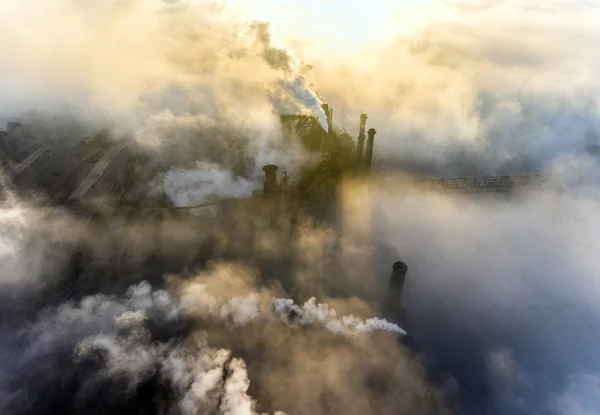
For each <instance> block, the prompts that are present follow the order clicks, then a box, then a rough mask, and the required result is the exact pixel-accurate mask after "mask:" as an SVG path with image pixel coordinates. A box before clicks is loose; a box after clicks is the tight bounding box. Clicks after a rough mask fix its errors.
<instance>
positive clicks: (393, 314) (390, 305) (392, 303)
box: [385, 261, 413, 345]
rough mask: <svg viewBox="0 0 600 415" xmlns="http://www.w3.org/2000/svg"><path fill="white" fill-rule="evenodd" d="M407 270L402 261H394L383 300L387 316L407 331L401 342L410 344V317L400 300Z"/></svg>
mask: <svg viewBox="0 0 600 415" xmlns="http://www.w3.org/2000/svg"><path fill="white" fill-rule="evenodd" d="M407 272H408V266H407V265H406V264H405V263H404V262H402V261H398V262H395V263H394V265H393V266H392V273H391V274H390V280H389V283H388V292H387V296H386V297H387V298H386V301H385V314H386V315H387V318H389V319H391V320H392V321H393V322H394V323H397V324H398V325H399V326H400V327H402V328H403V329H404V330H406V331H407V332H408V333H409V334H408V335H407V336H403V337H402V344H404V345H411V344H412V341H413V339H412V335H411V334H410V333H411V332H412V329H411V324H410V319H409V317H408V313H407V311H406V308H405V307H404V302H403V301H402V292H403V291H404V281H405V280H406V273H407Z"/></svg>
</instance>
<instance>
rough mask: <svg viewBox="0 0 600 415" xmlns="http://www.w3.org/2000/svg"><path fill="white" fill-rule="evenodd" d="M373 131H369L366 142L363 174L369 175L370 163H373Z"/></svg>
mask: <svg viewBox="0 0 600 415" xmlns="http://www.w3.org/2000/svg"><path fill="white" fill-rule="evenodd" d="M376 133H377V131H375V129H374V128H371V129H369V131H368V133H367V134H369V138H368V140H367V153H366V154H365V173H366V174H369V173H370V172H371V162H372V161H373V144H374V142H375V134H376Z"/></svg>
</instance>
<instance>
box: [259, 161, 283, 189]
mask: <svg viewBox="0 0 600 415" xmlns="http://www.w3.org/2000/svg"><path fill="white" fill-rule="evenodd" d="M277 170H279V167H277V166H276V165H274V164H267V165H266V166H264V167H263V171H264V172H265V183H264V188H263V192H264V194H265V195H272V194H273V193H276V192H277V188H278V186H277Z"/></svg>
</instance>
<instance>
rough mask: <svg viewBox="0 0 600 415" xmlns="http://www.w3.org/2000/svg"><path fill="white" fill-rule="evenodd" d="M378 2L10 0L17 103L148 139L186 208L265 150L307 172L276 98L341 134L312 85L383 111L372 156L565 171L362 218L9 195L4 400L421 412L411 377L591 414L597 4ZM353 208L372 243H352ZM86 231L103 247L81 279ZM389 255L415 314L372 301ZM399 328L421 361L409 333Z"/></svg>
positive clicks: (9, 61) (390, 191) (384, 167)
mask: <svg viewBox="0 0 600 415" xmlns="http://www.w3.org/2000/svg"><path fill="white" fill-rule="evenodd" d="M238 3H239V2H238ZM252 3H253V6H252V7H255V6H256V4H257V2H252ZM258 3H260V2H258ZM342 3H343V7H344V9H336V8H335V7H333V6H331V4H338V5H339V4H342ZM368 3H369V6H371V7H369V8H368V11H367V8H365V9H360V10H361V12H360V13H358V16H356V14H357V13H356V11H354V9H353V8H352V7H349V6H348V2H328V5H329V6H328V7H329V9H328V8H325V9H324V11H321V9H319V15H320V16H321V20H310V19H306V20H302V19H299V18H298V17H297V15H296V14H295V13H296V12H297V11H296V10H294V12H293V13H294V15H293V16H292V19H290V20H289V21H288V22H291V21H292V20H298V21H299V22H300V23H297V26H296V29H297V28H298V26H301V31H297V32H295V33H293V30H294V29H293V25H289V26H290V27H289V32H286V33H284V31H283V30H281V28H282V23H281V22H279V23H278V24H276V23H277V22H274V24H273V25H271V26H269V25H267V24H265V23H256V22H255V23H251V24H245V23H243V22H242V20H240V19H239V18H238V16H234V15H233V14H232V12H231V10H232V9H230V8H228V7H224V3H222V2H212V1H211V2H195V1H179V2H158V1H156V2H153V1H141V0H137V1H112V2H106V1H88V2H85V5H83V3H80V2H76V1H71V0H60V1H54V2H47V4H45V3H44V4H40V2H38V1H33V0H21V1H11V0H8V1H3V2H2V4H0V14H2V15H3V16H11V17H12V18H7V19H5V20H4V21H3V24H2V25H0V37H1V38H2V39H10V41H7V42H0V52H2V54H3V56H4V57H6V59H3V60H2V62H1V63H0V70H1V71H2V73H3V77H2V79H1V80H0V112H2V118H5V116H6V117H13V116H14V115H15V114H17V115H20V114H22V113H23V112H24V111H27V110H29V109H34V110H36V111H37V113H28V114H26V117H25V118H27V119H34V120H40V119H42V120H44V122H47V123H51V124H52V123H56V124H58V125H60V126H64V125H68V126H72V125H75V126H77V127H78V128H74V129H69V131H82V130H86V131H87V130H96V129H98V128H108V129H109V130H111V132H113V133H114V134H116V135H123V136H129V137H133V138H134V139H135V140H136V141H137V142H138V143H141V144H142V145H143V146H144V147H145V148H148V149H151V150H152V151H153V154H154V155H155V160H154V165H153V167H155V168H156V169H155V170H156V174H157V176H158V181H155V182H154V183H155V184H156V183H158V184H159V185H160V186H162V187H163V188H164V189H165V191H166V193H167V195H168V196H169V197H170V198H171V200H172V201H173V202H174V203H175V204H177V205H188V204H196V203H201V202H203V201H207V200H211V199H212V198H222V197H223V198H224V197H234V196H244V195H249V194H250V193H251V192H252V190H253V189H254V187H255V186H256V185H258V180H257V178H258V177H259V175H260V174H261V173H260V167H261V166H262V165H263V164H268V163H270V162H274V163H276V164H280V165H281V164H283V165H285V167H286V168H290V167H289V166H296V165H298V164H299V163H298V160H300V161H301V160H302V157H303V156H302V154H301V151H299V150H298V151H297V150H296V149H294V150H293V151H291V153H293V154H291V155H290V148H289V147H287V144H284V143H283V140H282V137H280V135H279V133H278V120H277V115H278V114H279V113H293V112H302V111H312V112H313V113H315V115H316V116H317V118H318V119H319V121H320V123H321V125H322V126H323V128H324V129H326V122H325V117H324V113H323V112H322V110H321V107H320V99H319V96H322V97H324V98H325V99H326V101H327V102H328V103H329V104H330V105H331V106H332V107H333V108H335V110H336V114H337V115H336V118H337V119H338V120H340V121H341V122H343V123H344V124H346V125H348V126H352V125H356V123H357V120H358V115H359V114H360V113H362V112H366V113H368V114H369V123H370V125H372V126H373V127H375V128H376V129H377V131H378V134H377V138H376V145H375V156H374V161H375V163H374V173H375V174H377V173H380V174H383V173H385V172H386V171H394V170H396V169H397V170H401V172H402V173H403V175H402V176H401V177H402V178H404V177H405V175H406V174H409V175H410V174H417V175H436V176H471V175H495V174H515V173H528V172H536V173H537V172H542V173H557V175H558V177H557V178H553V179H552V180H551V183H550V185H549V186H548V187H546V188H544V189H538V190H537V191H532V192H528V193H522V194H520V193H518V194H516V195H513V196H511V197H505V196H504V195H500V196H498V195H476V196H456V195H455V196H452V195H450V196H448V195H446V196H443V195H435V194H428V193H421V192H418V191H409V189H408V188H407V187H404V186H400V185H399V184H397V183H400V180H398V182H397V183H395V184H392V185H380V184H379V185H378V184H376V183H374V182H375V181H374V182H373V183H371V191H370V192H369V193H364V194H363V196H364V197H363V199H361V201H360V203H362V204H364V207H365V208H366V209H365V210H364V212H362V213H363V215H365V216H368V220H366V221H364V220H363V221H360V220H359V219H361V218H355V217H350V218H344V219H348V220H347V221H345V224H346V223H347V224H349V226H348V227H347V228H344V229H343V230H342V234H341V235H340V234H339V233H338V232H337V231H334V230H332V229H329V228H327V227H321V228H320V227H316V226H312V227H311V226H308V225H307V226H305V227H302V229H301V231H300V234H299V235H296V237H293V238H290V237H289V235H287V234H284V232H283V231H281V230H279V231H274V230H273V229H271V228H269V227H267V226H264V224H263V223H259V224H257V226H256V227H255V228H254V229H252V228H251V226H250V225H248V226H247V227H241V231H240V232H239V233H238V234H234V237H232V236H231V235H222V234H220V232H219V231H217V230H215V228H216V225H215V224H214V223H212V222H215V221H212V222H211V221H210V220H209V221H207V222H211V223H204V222H202V224H201V225H199V224H197V222H195V221H194V222H191V221H189V220H187V219H177V218H176V219H173V218H168V219H165V220H164V221H163V222H157V223H155V222H153V220H148V221H147V222H143V223H134V222H133V221H126V220H123V219H117V218H115V219H114V221H113V222H111V223H109V224H108V225H106V224H104V223H103V224H99V225H84V224H81V223H79V222H78V221H77V220H75V219H73V218H71V217H69V216H68V215H66V214H64V213H61V212H56V211H46V210H41V209H39V208H34V207H32V206H30V205H27V204H24V203H21V202H20V201H18V200H12V201H10V203H12V204H10V203H9V204H6V205H4V206H3V208H2V211H1V212H0V213H1V214H2V217H1V218H0V221H1V222H2V226H3V231H2V234H1V235H0V236H1V238H2V239H1V245H0V247H1V248H2V250H3V251H2V253H1V254H0V255H1V258H2V265H1V272H2V274H1V275H0V280H1V281H2V282H3V284H2V288H1V296H2V305H1V306H0V307H2V308H1V310H2V311H3V313H2V317H3V319H4V321H3V322H2V327H1V328H0V329H1V331H0V334H1V338H2V341H1V342H2V344H1V346H2V347H1V349H2V353H1V354H0V359H1V360H0V367H2V370H1V371H0V402H1V404H2V405H3V406H4V407H3V408H1V409H2V410H3V413H8V414H13V413H15V414H26V413H36V414H39V413H42V414H43V413H78V412H79V413H87V412H89V408H90V407H98V406H99V405H102V406H103V408H106V411H107V412H108V411H112V412H116V413H119V412H120V413H131V412H133V411H134V409H136V410H138V411H139V412H141V413H165V412H169V411H172V412H175V413H209V412H211V413H212V412H214V413H220V412H227V413H262V412H269V413H275V412H276V411H284V412H285V413H289V414H303V413H307V414H308V413H310V414H331V413H346V414H364V413H381V414H388V413H390V414H391V413H394V414H398V413H415V411H416V412H417V413H421V412H424V411H420V412H419V410H415V409H414V406H415V403H414V402H413V401H414V399H413V397H414V396H415V395H417V396H422V395H423V394H422V393H421V392H422V391H423V389H426V390H427V389H428V390H429V391H433V393H434V394H437V393H439V392H438V391H439V390H444V391H445V392H449V393H450V394H451V396H452V397H453V398H455V400H456V401H457V402H452V404H456V405H457V406H456V407H455V406H451V409H454V412H455V413H460V414H477V415H482V414H488V413H507V414H527V415H530V414H536V413H539V414H547V413H551V414H552V413H553V414H567V413H568V414H578V413H581V414H588V413H597V412H598V406H597V399H596V397H597V395H598V373H600V362H599V361H598V354H597V351H596V349H595V347H594V345H595V344H597V342H598V335H597V334H598V327H597V324H596V323H595V321H597V320H598V311H599V310H598V307H597V306H598V304H597V297H598V281H597V280H598V279H597V275H596V270H597V269H598V266H599V264H598V258H599V255H598V253H599V252H600V251H599V250H600V248H599V244H598V237H597V235H596V233H597V232H596V230H597V229H598V226H600V223H599V222H600V218H599V216H598V212H599V211H600V209H599V208H600V197H599V194H598V187H597V177H598V176H597V173H596V172H597V169H598V160H597V154H598V148H600V142H599V141H598V140H599V137H600V134H599V133H598V132H599V131H600V127H599V126H600V124H599V118H598V108H599V102H598V93H597V92H598V90H599V89H600V88H599V84H598V80H597V76H596V74H597V73H598V68H599V62H600V60H599V59H598V54H597V52H596V49H597V48H596V43H597V37H598V31H597V16H598V13H599V11H598V8H597V6H596V5H594V4H592V3H585V2H579V3H572V2H569V4H565V3H566V2H563V1H556V2H551V4H549V3H548V2H545V3H544V4H541V3H540V4H538V3H537V2H533V3H532V2H527V4H525V3H524V2H519V1H515V2H513V1H504V2H502V1H487V2H486V1H479V0H475V1H444V2H438V1H433V0H431V1H423V2H420V3H422V4H423V8H422V9H420V8H419V7H420V6H419V7H417V6H415V3H416V2H410V1H407V2H402V4H401V5H400V3H398V4H399V5H398V6H390V5H389V4H388V2H385V3H386V5H385V7H383V4H381V3H379V2H378V1H376V0H375V1H370V2H368ZM377 6H382V7H381V8H378V7H377ZM256 7H258V6H256ZM395 7H397V9H396V8H395ZM268 8H269V11H271V13H274V12H273V10H275V9H276V8H274V7H272V4H271V3H270V2H269V5H268ZM357 9H358V8H357ZM377 10H380V11H381V10H385V13H382V14H383V15H385V18H384V19H383V20H382V19H381V18H377V17H378V16H377V13H376V12H377ZM398 11H400V12H398ZM347 14H349V17H348V18H347V19H346V18H343V19H342V18H340V16H341V15H344V16H346V15H347ZM299 15H300V14H298V16H299ZM388 15H389V16H392V17H391V18H389V17H388ZM367 16H369V19H368V20H369V21H365V20H367V19H366V17H367ZM371 17H373V18H372V19H371ZM379 17H381V16H379ZM274 18H275V19H276V18H277V16H275V17H274ZM388 19H389V21H391V22H392V23H393V26H394V27H390V24H386V21H388ZM282 21H283V19H282ZM397 21H398V22H402V24H400V25H398V24H397V23H396V22H397ZM307 22H308V23H307ZM317 22H321V23H322V25H318V24H317ZM346 22H350V23H348V24H347V25H344V24H345V23H346ZM372 22H375V23H372ZM415 22H417V23H415ZM362 24H365V25H371V27H370V29H373V28H374V27H373V26H372V25H373V24H375V25H379V26H381V27H379V28H375V29H378V30H377V31H376V32H377V36H375V35H370V34H369V33H370V31H368V30H366V29H363V30H358V29H357V28H364V27H365V26H362ZM311 25H312V26H311ZM315 26H317V27H320V29H321V30H307V28H309V27H315ZM346 26H347V27H346ZM398 26H402V27H398ZM407 27H408V28H409V29H406V28H407ZM415 27H417V29H415ZM271 28H273V29H272V30H274V31H275V32H279V33H277V34H278V35H282V37H285V38H287V40H289V42H288V44H289V45H293V46H294V47H293V48H290V49H293V50H294V52H295V53H294V54H295V56H297V57H298V58H294V57H293V55H292V54H291V53H290V52H288V51H287V50H286V49H285V48H283V47H278V46H275V45H274V42H273V40H272V39H271V34H270V33H271ZM399 30H402V32H398V31H399ZM308 32H310V33H308ZM334 32H340V33H342V34H343V36H341V37H342V38H343V39H344V42H343V43H342V44H339V43H338V44H334V43H328V42H329V41H328V39H334V38H335V36H333V35H334V34H335V33H334ZM74 34H77V35H76V36H75V35H74ZM328 35H331V37H329V36H328ZM311 36H315V38H313V39H310V37H311ZM371 36H374V37H371ZM276 37H278V36H276ZM359 37H360V38H361V39H362V38H364V39H362V43H360V42H359V41H361V39H359ZM298 38H300V39H298ZM338 39H339V38H338ZM355 44H356V45H358V46H357V48H356V49H354V45H355ZM348 45H352V46H348ZM338 46H344V48H341V49H343V50H340V49H339V48H338ZM348 48H350V49H352V50H351V51H350V52H348ZM56 51H60V59H58V55H57V52H56ZM302 60H305V61H307V62H310V63H311V65H313V67H312V69H310V70H309V68H308V67H307V66H305V65H303V64H302V63H301V61H302ZM313 84H315V85H318V93H319V95H317V94H316V93H315V92H314V90H316V88H313V87H312V85H313ZM308 86H310V88H308ZM65 120H67V121H65ZM81 125H83V126H84V127H85V128H81V129H80V128H79V127H80V126H81ZM77 134H80V133H79V132H78V133H77ZM68 135H69V136H71V135H72V134H68ZM80 135H82V136H83V133H81V134H80ZM64 136H66V134H65V135H64ZM61 137H63V135H61V136H59V138H57V140H62V138H61ZM280 160H284V162H283V163H281V162H280ZM375 177H376V178H378V176H377V175H375ZM388 179H389V178H388ZM392 179H393V177H392ZM387 183H390V180H387ZM392 183H393V181H392ZM343 208H348V206H342V211H343ZM236 213H237V212H236ZM342 213H344V212H342ZM274 216H275V215H274ZM246 219H247V217H246V216H244V215H242V214H240V215H232V219H231V221H232V222H235V224H239V223H245V221H246ZM227 225H230V224H227ZM276 225H277V226H279V225H280V224H279V223H277V224H276ZM282 227H283V226H282ZM358 227H363V228H366V229H367V230H368V231H370V232H367V233H368V237H367V238H363V239H361V238H357V239H355V240H352V239H351V238H345V237H346V236H347V235H348V234H352V233H353V231H355V230H356V228H358ZM253 232H254V237H253V239H252V241H253V242H252V243H247V240H248V238H249V237H248V235H251V234H253ZM278 232H279V233H278ZM361 234H362V233H361ZM227 244H229V245H231V246H233V248H231V249H229V250H228V249H225V248H223V246H225V245H227ZM81 246H84V247H85V248H86V249H88V250H90V251H91V252H92V253H91V259H92V261H91V263H92V266H91V267H90V268H89V269H88V270H87V271H86V272H85V273H77V274H76V276H73V275H70V272H71V270H72V268H77V267H76V266H72V264H70V261H71V260H72V256H74V255H72V254H73V253H74V252H76V251H77V249H78V248H80V247H81ZM332 247H335V248H332ZM76 248H77V249H76ZM215 258H216V259H218V260H222V261H224V264H225V265H223V264H222V265H220V266H217V267H216V268H215V267H213V268H211V265H209V264H207V263H208V262H210V261H209V260H210V259H215ZM399 258H400V259H402V260H404V261H406V262H407V263H408V264H409V269H410V272H409V278H408V280H407V286H406V289H405V292H404V299H405V303H406V306H407V311H408V314H409V316H410V317H411V319H410V321H411V325H410V328H408V327H404V326H403V325H402V324H400V325H396V324H394V321H392V319H391V318H390V321H387V320H384V319H383V318H382V317H381V316H379V317H377V314H378V313H377V308H378V307H377V305H378V304H379V302H380V300H381V298H382V295H381V294H382V293H381V291H383V290H384V289H385V284H386V277H387V275H388V273H389V267H390V265H391V264H392V263H393V262H394V261H396V260H398V259H399ZM191 259H193V260H194V261H195V262H194V263H195V264H200V265H199V266H198V268H199V269H194V268H193V267H192V269H189V268H188V269H186V267H185V266H177V265H180V263H181V262H186V261H187V262H186V264H187V263H190V262H192V261H191ZM98 263H100V264H98ZM106 264H111V266H107V265H106ZM113 265H114V267H113ZM117 265H118V266H117ZM94 267H98V269H95V268H94ZM107 269H108V271H107ZM248 275H251V276H253V277H252V278H250V277H248ZM142 281H148V283H142ZM312 298H316V299H315V300H312ZM273 299H275V300H273ZM324 304H329V306H325V305H324ZM334 309H335V310H336V311H337V313H333V311H332V310H334ZM4 311H5V312H4ZM5 316H6V317H5ZM405 328H406V330H407V331H408V332H409V334H410V335H412V338H413V340H414V342H415V349H416V350H417V351H418V352H420V353H423V354H424V355H426V356H427V358H426V359H424V360H425V364H424V365H423V366H424V367H426V369H423V368H422V366H421V365H420V364H419V363H418V362H419V361H418V360H417V359H415V358H413V357H409V356H408V352H407V350H406V348H404V347H403V346H399V345H398V344H397V343H396V339H397V338H396V336H397V335H400V338H404V336H403V329H405ZM357 334H358V335H357ZM424 372H427V373H426V374H427V375H428V376H429V377H430V378H432V379H427V380H424ZM290 391H292V392H290ZM417 406H418V405H417ZM236 411H238V412H236ZM411 411H412V412H411Z"/></svg>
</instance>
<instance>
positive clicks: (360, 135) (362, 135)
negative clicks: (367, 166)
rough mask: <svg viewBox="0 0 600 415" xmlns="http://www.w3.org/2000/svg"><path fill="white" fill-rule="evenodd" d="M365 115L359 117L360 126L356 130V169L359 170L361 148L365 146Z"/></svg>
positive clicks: (361, 158) (361, 156)
mask: <svg viewBox="0 0 600 415" xmlns="http://www.w3.org/2000/svg"><path fill="white" fill-rule="evenodd" d="M367 118H369V117H367V114H361V115H360V126H359V128H358V143H357V146H356V168H357V169H360V168H361V167H362V161H363V148H364V146H365V139H366V138H367V137H366V136H365V129H366V128H367Z"/></svg>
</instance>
